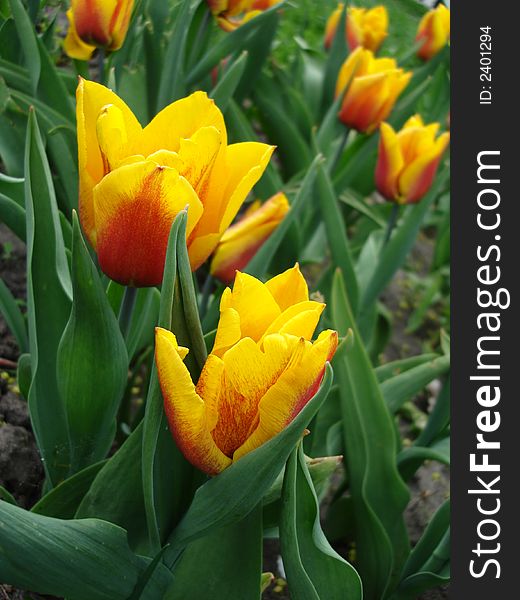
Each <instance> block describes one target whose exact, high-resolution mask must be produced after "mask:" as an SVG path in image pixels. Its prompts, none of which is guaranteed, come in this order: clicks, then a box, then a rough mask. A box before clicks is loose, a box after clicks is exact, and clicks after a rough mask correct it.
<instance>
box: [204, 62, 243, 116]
mask: <svg viewBox="0 0 520 600" xmlns="http://www.w3.org/2000/svg"><path fill="white" fill-rule="evenodd" d="M246 61H247V52H246V51H244V52H242V54H241V55H240V56H239V57H238V58H237V59H236V60H235V62H234V63H233V64H232V65H230V66H229V67H228V68H227V69H226V72H225V73H224V75H223V77H222V78H221V79H220V81H219V82H218V83H217V85H216V86H215V87H214V88H213V89H212V90H211V92H210V94H209V97H210V98H213V99H214V100H215V103H216V105H217V106H218V107H219V108H220V110H221V111H222V112H225V110H226V109H227V107H228V104H229V101H230V100H231V98H232V97H233V94H234V93H235V90H236V89H237V86H238V84H239V83H240V80H241V79H242V75H243V74H244V69H245V67H246Z"/></svg>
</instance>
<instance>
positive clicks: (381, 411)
mask: <svg viewBox="0 0 520 600" xmlns="http://www.w3.org/2000/svg"><path fill="white" fill-rule="evenodd" d="M331 305H332V323H333V326H334V329H336V330H337V331H338V332H339V334H340V335H345V334H346V333H347V331H348V330H349V329H352V331H353V333H354V343H353V347H352V348H350V350H348V352H344V351H340V352H337V353H336V356H335V358H334V365H335V371H336V372H337V377H338V382H339V389H340V396H341V405H342V411H343V432H344V443H345V459H346V463H347V470H348V474H349V490H350V495H351V497H352V500H353V506H354V518H355V522H356V537H355V541H356V546H357V562H356V566H357V567H358V571H359V573H360V575H361V577H362V580H363V587H364V594H365V598H366V600H380V599H381V598H382V597H384V596H385V594H386V593H387V592H388V591H389V590H391V589H393V587H394V586H395V585H396V583H397V578H398V576H399V573H400V571H401V569H402V566H403V564H404V561H405V560H406V558H407V555H408V553H409V545H408V536H407V533H406V528H405V525H404V520H403V512H404V509H405V507H406V505H407V503H408V499H409V492H408V489H407V487H406V486H405V485H404V483H403V481H402V479H401V477H400V476H399V473H398V470H397V465H396V456H395V455H396V440H395V433H394V426H393V423H392V419H391V417H390V413H389V412H388V409H387V407H386V405H385V402H384V399H383V396H382V394H381V390H380V388H379V385H378V383H377V379H376V376H375V373H374V370H373V367H372V365H371V364H370V360H369V358H368V356H367V353H366V350H365V348H364V346H363V341H362V339H361V337H360V335H359V331H358V330H357V327H356V323H355V321H354V319H353V316H352V311H351V308H350V302H349V299H348V296H347V290H346V287H345V282H344V280H343V277H342V274H341V271H339V270H336V273H335V275H334V282H333V287H332V301H331ZM382 489H384V490H385V493H384V494H382V493H381V490H382Z"/></svg>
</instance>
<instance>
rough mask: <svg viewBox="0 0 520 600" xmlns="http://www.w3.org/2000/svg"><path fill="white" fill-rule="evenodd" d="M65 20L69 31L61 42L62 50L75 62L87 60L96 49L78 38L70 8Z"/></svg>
mask: <svg viewBox="0 0 520 600" xmlns="http://www.w3.org/2000/svg"><path fill="white" fill-rule="evenodd" d="M67 19H68V20H69V29H68V31H67V35H66V37H65V40H64V41H63V49H64V50H65V52H66V53H67V56H70V58H75V59H76V60H89V59H90V57H91V56H92V54H93V53H94V50H95V49H96V47H95V46H92V45H91V44H86V43H85V42H84V41H83V40H82V39H81V38H80V37H79V35H78V32H77V31H76V25H75V24H74V15H73V13H72V9H70V8H69V10H68V11H67Z"/></svg>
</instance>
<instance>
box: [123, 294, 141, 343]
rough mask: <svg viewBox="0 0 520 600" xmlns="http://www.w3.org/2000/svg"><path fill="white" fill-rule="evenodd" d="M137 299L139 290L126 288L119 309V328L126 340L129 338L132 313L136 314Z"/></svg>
mask: <svg viewBox="0 0 520 600" xmlns="http://www.w3.org/2000/svg"><path fill="white" fill-rule="evenodd" d="M136 297H137V288H135V287H126V288H125V293H124V295H123V301H122V303H121V308H120V309H119V327H120V329H121V333H122V334H123V337H124V338H125V340H126V339H127V338H128V332H129V330H130V322H131V321H132V313H133V312H134V306H135V300H136Z"/></svg>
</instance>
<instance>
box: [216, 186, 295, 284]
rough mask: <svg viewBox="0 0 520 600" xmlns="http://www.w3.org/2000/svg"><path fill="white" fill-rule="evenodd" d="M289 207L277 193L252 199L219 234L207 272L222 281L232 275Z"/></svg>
mask: <svg viewBox="0 0 520 600" xmlns="http://www.w3.org/2000/svg"><path fill="white" fill-rule="evenodd" d="M288 210H289V203H288V201H287V198H286V196H285V195H284V194H282V193H278V194H276V195H275V196H273V197H272V198H270V199H269V200H267V202H265V203H264V204H261V203H260V202H255V203H254V204H252V205H251V207H250V208H249V210H247V212H246V213H245V214H244V216H243V217H242V218H241V219H240V220H239V221H238V222H237V223H235V224H234V225H232V226H231V227H230V228H229V229H228V230H227V231H226V232H225V233H224V235H223V236H222V238H221V240H220V243H219V245H218V246H217V249H216V251H215V254H214V256H213V261H212V263H211V274H212V275H214V276H215V277H218V278H219V279H220V280H221V281H223V282H224V283H230V282H231V281H233V279H234V278H235V272H236V271H241V270H242V269H243V268H244V267H245V266H246V265H247V263H248V262H249V261H250V260H251V258H252V257H253V256H254V255H255V253H256V252H257V250H258V249H259V248H260V247H261V246H262V244H263V243H264V242H265V241H266V240H267V239H268V238H269V236H270V235H271V234H272V233H273V231H274V230H275V229H276V228H277V227H278V225H279V224H280V222H281V221H282V220H283V218H284V217H285V215H286V214H287V212H288Z"/></svg>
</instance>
